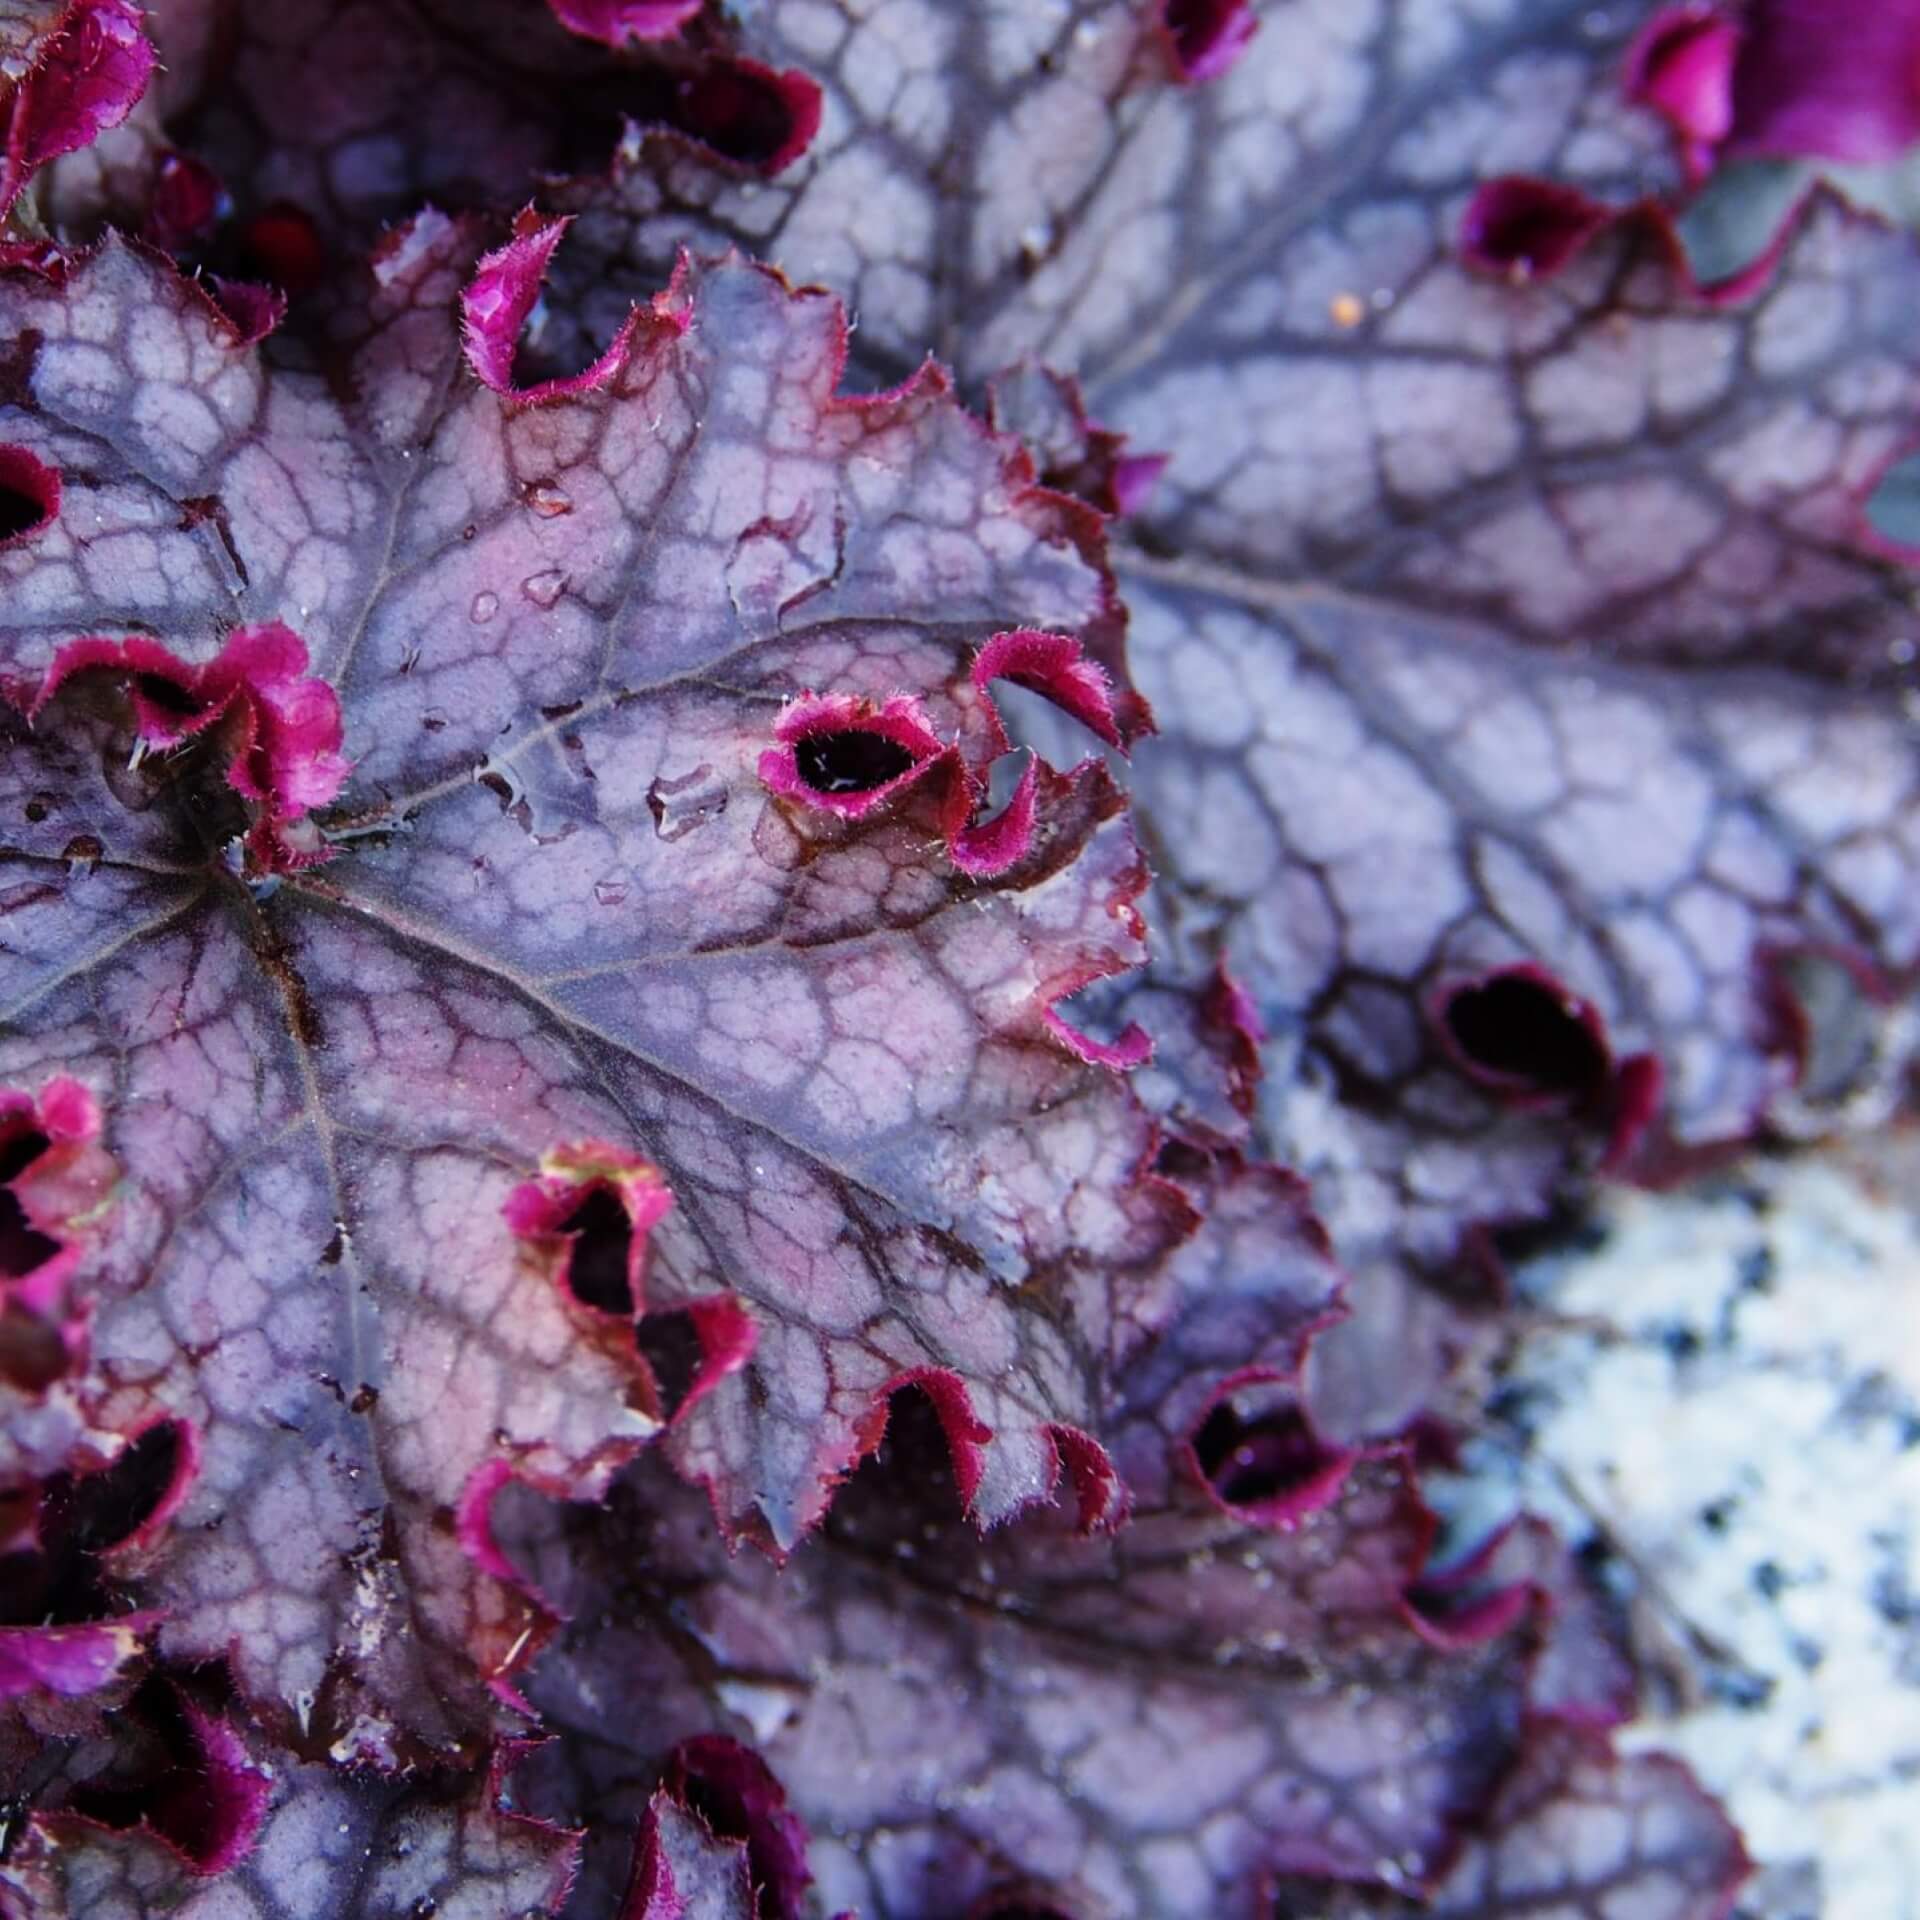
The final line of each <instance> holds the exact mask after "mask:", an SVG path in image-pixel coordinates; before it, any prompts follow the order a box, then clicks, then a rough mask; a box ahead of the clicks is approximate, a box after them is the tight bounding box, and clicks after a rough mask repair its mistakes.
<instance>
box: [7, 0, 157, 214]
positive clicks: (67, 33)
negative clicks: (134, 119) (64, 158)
mask: <svg viewBox="0 0 1920 1920" xmlns="http://www.w3.org/2000/svg"><path fill="white" fill-rule="evenodd" d="M36 13H37V15H38V18H33V16H34V14H36ZM141 16H142V9H141V8H140V7H139V6H138V5H137V4H135V0H70V3H69V4H68V5H67V6H65V7H64V8H55V7H52V6H47V7H41V8H38V9H30V10H29V14H28V18H29V19H31V20H32V25H31V26H27V27H26V28H25V31H24V32H23V31H22V26H20V25H16V26H13V27H12V28H11V30H10V31H9V33H8V41H9V45H8V47H7V52H8V54H9V56H10V58H9V66H8V74H7V78H8V80H9V81H10V84H7V85H6V86H5V90H4V91H3V92H0V141H4V152H3V153H0V216H5V215H6V214H8V213H9V212H11V211H12V209H13V206H14V203H15V202H16V201H17V200H18V199H19V197H20V195H21V194H22V193H23V192H24V191H25V190H26V187H27V184H28V182H29V181H30V180H31V179H32V178H33V176H34V175H35V174H36V173H37V172H38V171H39V170H40V169H41V168H42V167H44V166H45V165H46V164H47V162H48V161H50V160H56V159H58V158H59V157H60V155H62V154H65V153H72V152H73V151H74V150H75V149H76V148H79V147H84V146H86V145H87V144H88V143H89V142H90V141H92V140H94V139H95V138H97V137H98V136H99V135H100V134H101V133H103V132H105V131H106V130H107V129H108V128H109V127H117V126H118V125H119V124H120V123H121V122H122V121H123V120H124V119H126V117H127V115H128V114H129V113H131V112H132V111H133V108H134V104H135V102H136V101H138V100H139V98H140V96H141V94H143V93H144V92H145V91H146V86H147V79H148V76H149V75H150V74H151V73H152V72H153V63H154V52H153V45H152V42H150V41H149V40H148V39H147V37H146V35H145V34H144V33H143V32H142V31H141ZM23 24H24V23H23ZM15 62H18V63H19V65H18V66H16V65H14V64H13V63H15ZM21 68H24V71H21ZM16 75H17V77H15V76H16Z"/></svg>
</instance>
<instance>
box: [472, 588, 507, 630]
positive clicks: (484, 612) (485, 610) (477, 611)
mask: <svg viewBox="0 0 1920 1920" xmlns="http://www.w3.org/2000/svg"><path fill="white" fill-rule="evenodd" d="M499 611H500V596H499V595H498V594H497V593H476V594H475V595H474V596H473V604H472V605H471V606H470V607H469V608H468V609H467V618H468V619H469V620H471V621H472V622H473V624H474V625H475V626H476V627H484V626H485V625H486V624H487V622H488V621H489V620H491V619H492V618H493V616H494V615H495V614H496V613H498V612H499Z"/></svg>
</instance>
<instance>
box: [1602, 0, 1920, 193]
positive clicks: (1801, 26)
mask: <svg viewBox="0 0 1920 1920" xmlns="http://www.w3.org/2000/svg"><path fill="white" fill-rule="evenodd" d="M1916 61H1920V9H1916V8H1915V7H1914V6H1913V5H1911V4H1910V0H1752V4H1751V5H1749V6H1748V7H1747V8H1745V9H1744V10H1743V11H1742V12H1741V13H1739V14H1738V15H1734V14H1731V13H1727V12H1723V11H1721V10H1719V9H1718V8H1711V7H1705V6H1688V7H1673V8H1668V9H1666V10H1665V11H1664V12H1662V13H1661V14H1659V15H1658V16H1656V18H1655V19H1654V20H1652V21H1651V22H1649V23H1648V26H1647V28H1646V29H1645V31H1644V33H1643V35H1642V37H1641V39H1640V40H1639V42H1638V43H1637V45H1636V47H1635V53H1634V60H1633V64H1632V66H1631V68H1630V71H1629V80H1630V84H1631V85H1632V87H1633V90H1634V92H1635V93H1636V95H1637V96H1638V97H1639V98H1641V99H1644V100H1646V101H1647V102H1648V104H1649V105H1652V106H1654V107H1657V108H1658V109H1659V110H1660V111H1661V112H1662V113H1664V114H1665V115H1666V116H1667V118H1668V119H1670V120H1671V121H1672V122H1673V124H1674V127H1675V129H1676V131H1678V132H1679V133H1680V134H1681V136H1682V137H1683V139H1685V140H1687V141H1688V142H1689V143H1692V144H1694V145H1695V146H1696V147H1697V149H1698V150H1700V151H1701V152H1703V153H1710V152H1711V150H1712V149H1713V148H1715V147H1719V146H1722V145H1724V149H1725V151H1726V152H1727V154H1729V155H1730V156H1733V155H1761V154H1763V155H1769V156H1773V157H1777V158H1778V157H1791V156H1794V155H1799V154H1812V155H1818V156H1820V157H1822V158H1825V159H1829V160H1839V161H1846V162H1851V163H1853V164H1856V165H1867V166H1871V165H1874V164H1876V163H1877V162H1880V161H1884V160H1892V159H1896V158H1897V157H1898V156H1899V155H1900V154H1902V153H1903V152H1905V150H1906V149H1907V148H1908V147H1910V146H1912V145H1913V143H1914V141H1915V140H1916V139H1920V100H1916V97H1915V93H1914V87H1913V72H1914V66H1915V62H1916Z"/></svg>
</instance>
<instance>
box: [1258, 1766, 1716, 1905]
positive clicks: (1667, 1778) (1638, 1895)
mask: <svg viewBox="0 0 1920 1920" xmlns="http://www.w3.org/2000/svg"><path fill="white" fill-rule="evenodd" d="M1747 1867H1748V1863H1747V1859H1746V1855H1745V1853H1744V1851H1743V1850H1742V1848H1741V1845H1740V1841H1739V1837H1738V1836H1737V1835H1736V1834H1735V1833H1734V1831H1733V1829H1732V1828H1731V1827H1730V1826H1729V1825H1728V1824H1727V1822H1726V1819H1725V1817H1724V1816H1723V1815H1722V1814H1721V1813H1720V1811H1719V1810H1718V1808H1716V1807H1715V1806H1714V1805H1713V1803H1712V1802H1711V1801H1709V1800H1707V1799H1706V1798H1705V1797H1704V1796H1703V1795H1702V1794H1701V1793H1700V1791H1699V1789H1698V1788H1697V1787H1695V1786H1694V1785H1693V1783H1692V1782H1691V1781H1690V1780H1689V1779H1688V1778H1687V1777H1686V1776H1685V1774H1684V1772H1683V1771H1682V1770H1681V1769H1680V1768H1679V1767H1678V1766H1677V1765H1676V1764H1675V1763H1674V1762H1673V1761H1670V1760H1664V1759H1661V1758H1660V1757H1659V1756H1657V1755H1652V1756H1643V1757H1636V1758H1633V1759H1625V1760H1621V1759H1615V1758H1613V1757H1612V1756H1611V1755H1610V1754H1608V1753H1607V1751H1606V1750H1605V1748H1604V1747H1603V1746H1602V1745H1600V1744H1599V1743H1598V1742H1596V1741H1595V1740H1594V1739H1593V1737H1592V1736H1591V1735H1581V1734H1578V1733H1573V1734H1566V1733H1562V1734H1556V1735H1554V1736H1551V1737H1549V1738H1545V1739H1542V1740H1540V1741H1538V1742H1536V1743H1535V1745H1534V1746H1533V1748H1532V1749H1531V1750H1530V1751H1529V1753H1528V1755H1527V1758H1526V1759H1525V1760H1524V1761H1523V1762H1522V1763H1521V1765H1520V1766H1519V1767H1518V1768H1517V1769H1516V1770H1515V1772H1514V1774H1513V1776H1512V1777H1511V1778H1510V1779H1509V1780H1508V1781H1507V1782H1506V1783H1505V1785H1504V1786H1503V1787H1502V1789H1501V1791H1500V1794H1499V1796H1498V1797H1497V1798H1496V1800H1495V1801H1494V1803H1493V1805H1492V1807H1491V1808H1490V1809H1489V1811H1488V1813H1487V1815H1486V1816H1485V1818H1484V1819H1483V1820H1482V1821H1481V1822H1480V1823H1479V1824H1478V1827H1477V1829H1476V1831H1475V1832H1474V1833H1473V1834H1472V1835H1471V1836H1470V1837H1469V1838H1468V1840H1467V1842H1466V1844H1465V1846H1464V1847H1463V1848H1462V1850H1461V1853H1460V1857H1459V1859H1458V1860H1457V1861H1456V1862H1455V1864H1454V1866H1453V1867H1452V1869H1451V1871H1450V1872H1449V1873H1448V1874H1447V1876H1446V1878H1445V1879H1444V1880H1443V1881H1442V1882H1441V1884H1440V1886H1439V1887H1438V1888H1437V1889H1436V1890H1435V1892H1434V1894H1433V1897H1432V1898H1431V1900H1427V1901H1418V1902H1416V1901H1412V1900H1406V1899H1402V1898H1399V1897H1397V1896H1382V1895H1378V1894H1373V1893H1369V1892H1364V1891H1359V1890H1355V1891H1353V1892H1352V1893H1349V1894H1347V1895H1345V1896H1340V1895H1336V1896H1335V1897H1334V1898H1333V1899H1332V1900H1331V1901H1329V1899H1328V1897H1327V1893H1326V1890H1325V1889H1324V1888H1322V1887H1318V1886H1314V1885H1311V1884H1304V1883H1298V1882H1291V1883H1289V1882H1283V1883H1282V1884H1281V1885H1280V1886H1279V1887H1278V1888H1277V1889H1276V1893H1277V1905H1276V1907H1275V1912H1276V1914H1277V1915H1278V1916H1279V1920H1292V1916H1296V1915H1298V1916H1301V1920H1305V1916H1307V1915H1313V1916H1315V1920H1322V1917H1323V1916H1324V1917H1325V1920H1413V1916H1414V1915H1416V1914H1427V1913H1434V1914H1445V1915H1456V1916H1460V1917H1461V1920H1465V1917H1466V1916H1468V1915H1471V1916H1473V1920H1505V1917H1506V1916H1508V1915H1515V1916H1517V1915H1521V1914H1536V1913H1541V1912H1552V1911H1561V1912H1566V1913H1615V1912H1619V1913H1658V1914H1661V1915H1666V1916H1671V1920H1726V1916H1727V1915H1728V1914H1729V1913H1731V1912H1732V1910H1733V1900H1734V1893H1735V1890H1736V1889H1737V1887H1738V1886H1739V1883H1740V1881H1741V1880H1742V1879H1743V1878H1744V1877H1745V1875H1746V1872H1747Z"/></svg>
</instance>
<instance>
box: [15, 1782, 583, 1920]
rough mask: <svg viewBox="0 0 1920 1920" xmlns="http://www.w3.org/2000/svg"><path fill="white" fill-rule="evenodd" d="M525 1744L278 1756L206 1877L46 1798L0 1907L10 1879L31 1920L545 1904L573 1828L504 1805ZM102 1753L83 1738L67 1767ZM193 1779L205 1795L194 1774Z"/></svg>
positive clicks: (156, 1846)
mask: <svg viewBox="0 0 1920 1920" xmlns="http://www.w3.org/2000/svg"><path fill="white" fill-rule="evenodd" d="M525 1751H526V1749H525V1747H524V1745H519V1746H516V1745H511V1744H510V1745H508V1746H507V1747H506V1748H504V1749H503V1751H502V1754H501V1756H500V1762H499V1764H498V1765H497V1766H496V1767H495V1768H494V1769H492V1770H491V1771H482V1772H479V1773H477V1774H474V1775H472V1776H468V1777H463V1776H459V1775H432V1774H429V1775H417V1776H414V1777H412V1778H410V1779H404V1780H402V1779H388V1778H383V1777H382V1776H380V1775H378V1774H369V1773H365V1772H359V1773H356V1772H351V1771H348V1770H345V1769H342V1768H339V1767H329V1766H327V1765H324V1764H316V1763H312V1762H305V1761H300V1760H297V1759H292V1758H290V1757H288V1758H285V1759H283V1761H282V1762H281V1764H280V1765H278V1766H276V1767H275V1769H274V1774H273V1778H272V1780H271V1782H270V1783H269V1784H267V1788H266V1792H265V1794H264V1795H262V1796H261V1797H260V1799H259V1800H258V1802H257V1803H256V1804H255V1806H254V1807H253V1809H252V1813H251V1815H250V1817H251V1818H252V1819H253V1820H254V1822H255V1827H254V1831H253V1833H252V1835H251V1836H250V1845H249V1846H248V1847H247V1849H246V1851H245V1853H244V1856H243V1857H241V1858H240V1859H239V1860H238V1861H237V1863H235V1864H233V1865H231V1866H230V1867H229V1868H228V1869H227V1870H226V1871H225V1872H224V1873H223V1874H222V1876H221V1877H220V1878H219V1879H218V1880H217V1881H216V1882H214V1883H213V1884H212V1885H211V1886H208V1885H207V1884H205V1883H204V1882H203V1881H202V1880H201V1878H200V1876H199V1875H198V1873H197V1872H196V1869H195V1867H194V1864H193V1863H192V1861H191V1860H190V1859H188V1858H186V1857H184V1856H183V1855H182V1854H181V1852H180V1850H179V1848H178V1846H177V1845H176V1844H173V1843H172V1842H171V1841H170V1840H168V1839H167V1838H166V1837H165V1836H162V1835H151V1834H149V1833H145V1832H140V1831H126V1832H121V1833H115V1832H112V1831H103V1830H102V1829H101V1827H100V1825H99V1823H98V1822H97V1821H94V1820H91V1819H89V1818H88V1817H87V1816H85V1815H83V1814H80V1813H78V1812H76V1811H72V1810H69V1809H67V1808H64V1807H60V1808H55V1809H52V1810H50V1811H48V1812H45V1813H42V1814H40V1815H38V1816H37V1817H36V1818H35V1819H34V1821H33V1823H32V1824H31V1826H30V1827H29V1828H28V1830H27V1834H26V1836H25V1838H24V1840H23V1841H22V1842H21V1843H20V1844H19V1845H18V1846H16V1847H15V1849H14V1850H13V1852H12V1854H11V1856H10V1857H9V1859H8V1860H7V1861H6V1862H4V1863H0V1912H5V1911H6V1908H5V1906H4V1904H3V1903H4V1901H5V1898H6V1897H7V1893H8V1891H9V1884H10V1883H9V1876H11V1886H12V1888H13V1890H14V1894H15V1898H16V1899H17V1898H19V1897H20V1890H21V1889H23V1888H24V1889H26V1890H27V1897H28V1899H29V1900H37V1904H31V1905H28V1906H27V1907H26V1908H25V1909H24V1911H25V1912H27V1913H30V1914H32V1915H33V1916H34V1920H161V1917H162V1916H171V1915H185V1916H190V1920H201V1916H203V1915H204V1916H209V1917H210V1916H213V1915H216V1914H219V1913H220V1912H222V1911H223V1909H224V1910H225V1911H232V1910H234V1903H236V1902H237V1903H244V1904H242V1905H241V1906H240V1907H239V1910H240V1911H242V1912H245V1911H247V1910H248V1907H249V1906H250V1907H251V1908H252V1910H253V1911H256V1912H265V1913H276V1912H282V1911H287V1910H288V1908H289V1903H290V1902H292V1901H294V1900H296V1899H297V1900H299V1901H303V1902H305V1903H307V1905H308V1907H309V1910H311V1911H313V1912H316V1913H324V1914H326V1915H327V1916H328V1920H423V1917H424V1916H427V1915H430V1914H434V1913H444V1914H463V1913H464V1914H473V1915H484V1916H492V1915H509V1914H513V1915H518V1914H523V1913H551V1912H555V1911H557V1910H558V1909H559V1907H560V1906H561V1904H562V1902H563V1901H564V1900H565V1898H566V1891H567V1888H568V1886H569V1885H570V1883H571V1881H572V1879H573V1875H574V1871H575V1864H576V1861H577V1858H578V1853H579V1837H578V1836H577V1835H574V1834H569V1833H564V1832H562V1831H560V1830H558V1829H556V1828H554V1827H552V1826H549V1825H547V1824H546V1823H544V1822H541V1821H537V1820H534V1819H530V1818H528V1817H526V1816H525V1815H522V1814H520V1813H517V1812H515V1811H513V1810H512V1808H511V1806H510V1805H509V1804H507V1803H506V1796H505V1791H504V1785H503V1782H504V1778H505V1775H506V1773H507V1772H508V1770H509V1769H510V1768H511V1767H512V1766H513V1765H515V1764H516V1763H518V1762H519V1761H520V1760H521V1759H522V1757H523V1755H524V1753H525ZM114 1758H115V1756H112V1755H110V1754H107V1753H105V1752H102V1751H98V1750H93V1749H86V1748H82V1749H79V1750H76V1751H75V1752H73V1753H71V1754H70V1755H69V1756H68V1759H67V1767H68V1770H69V1772H73V1771H75V1770H77V1769H84V1768H86V1767H89V1766H98V1765H110V1764H112V1762H113V1760H114ZM253 1778H254V1779H256V1780H259V1779H260V1776H259V1775H257V1774H256V1775H254V1776H253ZM200 1784H201V1791H202V1792H203V1793H204V1792H205V1791H206V1788H207V1782H206V1780H205V1778H204V1777H203V1778H202V1781H201V1783H200ZM206 1812H207V1809H205V1808H204V1807H203V1808H202V1809H200V1817H201V1818H202V1820H204V1819H205V1817H206ZM295 1910H297V1909H295ZM9 1920H12V1916H11V1915H9Z"/></svg>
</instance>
